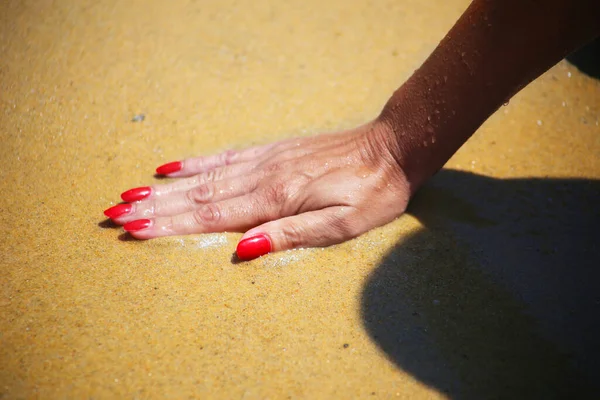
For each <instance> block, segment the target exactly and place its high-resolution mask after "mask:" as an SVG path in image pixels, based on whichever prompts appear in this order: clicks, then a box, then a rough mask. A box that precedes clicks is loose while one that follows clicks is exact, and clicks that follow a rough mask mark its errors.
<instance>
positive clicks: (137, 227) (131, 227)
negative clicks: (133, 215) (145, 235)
mask: <svg viewBox="0 0 600 400" xmlns="http://www.w3.org/2000/svg"><path fill="white" fill-rule="evenodd" d="M151 222H152V221H150V220H149V219H136V220H135V221H131V222H128V223H126V224H125V225H123V229H125V230H126V231H127V232H135V231H141V230H142V229H146V228H147V227H149V226H150V224H151Z"/></svg>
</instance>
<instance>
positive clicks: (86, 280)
mask: <svg viewBox="0 0 600 400" xmlns="http://www.w3.org/2000/svg"><path fill="white" fill-rule="evenodd" d="M371 3H375V4H371ZM467 3H468V2H467V1H426V2H422V1H412V0H411V1H404V2H399V1H380V2H370V1H367V0H360V1H358V0H357V1H353V2H347V1H342V0H339V1H338V0H335V1H327V2H323V1H313V0H303V1H296V0H294V1H286V2H273V1H266V0H255V1H246V0H243V1H233V0H226V1H203V2H198V1H184V0H173V1H168V2H167V1H158V0H152V1H128V2H116V1H102V2H94V1H88V0H85V1H79V0H77V1H75V0H72V1H66V0H63V1H55V2H50V1H35V2H34V1H28V2H23V1H16V0H9V1H4V2H2V4H1V5H0V46H1V51H0V54H2V56H1V57H0V107H1V110H0V135H1V136H0V137H1V140H2V146H1V147H0V160H1V161H2V168H1V169H0V177H1V179H0V190H1V192H2V197H1V198H0V230H1V233H2V241H1V242H0V251H1V254H2V257H1V259H0V277H1V281H0V284H1V290H0V324H1V331H0V397H2V398H6V399H20V398H40V399H53V398H95V399H96V398H101V399H102V398H107V399H113V398H232V399H234V398H243V399H258V398H273V399H277V398H356V397H369V398H407V399H408V398H410V399H419V398H427V399H431V398H483V397H486V398H552V397H560V396H562V395H566V394H567V393H569V394H570V395H572V394H574V393H575V392H580V394H582V396H583V397H584V395H585V394H586V393H592V391H594V390H598V382H600V379H599V378H600V372H599V371H600V363H599V361H598V360H597V358H598V355H599V354H600V339H599V338H600V333H599V332H600V317H599V316H600V297H599V295H598V294H597V293H598V292H597V287H598V283H599V282H600V279H599V273H598V271H597V270H598V267H599V265H600V250H599V249H598V247H599V246H598V244H599V242H600V241H599V239H600V237H599V234H598V231H597V223H598V222H600V208H599V207H598V204H599V199H600V127H599V125H598V124H599V116H600V82H599V81H594V80H592V79H591V78H588V77H586V76H584V75H583V74H581V73H579V72H578V71H577V69H576V68H574V67H573V66H571V65H569V64H567V63H566V62H561V63H560V64H558V65H557V66H556V67H554V68H553V69H551V70H550V71H549V72H548V73H546V74H545V75H543V76H542V77H541V78H540V79H538V80H537V81H536V82H534V83H533V84H532V85H530V86H529V87H528V88H526V89H525V90H524V91H523V92H522V93H520V94H519V95H518V96H517V97H515V98H514V99H513V100H512V101H511V102H510V104H509V105H508V106H505V107H502V108H501V109H500V110H499V111H498V112H497V113H496V114H495V115H494V116H493V117H492V118H491V119H490V120H489V121H488V122H487V123H486V124H485V125H484V126H483V127H482V128H481V129H480V130H479V131H478V133H477V134H476V135H475V136H474V137H473V138H472V140H470V141H469V143H468V144H467V145H465V146H464V147H463V148H462V149H461V150H460V151H459V152H458V153H457V154H456V155H455V157H453V158H452V159H451V160H450V161H449V162H448V164H447V166H446V169H445V170H444V171H443V172H442V173H440V174H439V175H438V176H437V177H436V178H435V179H434V180H433V181H431V182H430V184H429V185H428V186H427V187H425V188H424V189H423V190H422V192H421V193H420V194H419V195H418V196H417V198H415V200H414V202H413V203H412V204H411V208H410V210H409V211H410V212H409V213H408V214H407V215H405V216H403V217H401V218H399V219H398V220H396V221H394V222H392V223H390V224H388V225H387V226H384V227H381V228H378V229H375V230H373V231H371V232H368V233H367V234H365V235H363V236H361V237H360V238H357V239H355V240H352V241H349V242H347V243H344V244H341V245H338V246H333V247H330V248H326V249H309V250H297V251H290V252H284V253H278V254H272V255H268V256H265V257H262V258H260V259H257V260H255V261H252V262H248V263H240V264H235V263H232V260H231V256H232V253H233V251H234V249H235V245H236V243H237V240H238V239H239V237H240V236H241V234H240V233H223V234H213V235H196V236H189V237H172V238H162V239H158V240H152V241H144V242H142V241H135V240H129V238H128V237H127V236H126V235H124V234H123V232H122V231H121V230H120V228H117V227H114V226H112V225H110V224H108V223H106V222H105V221H104V218H103V215H102V211H103V210H104V209H105V208H107V207H109V206H110V205H114V204H116V203H117V202H118V201H119V198H118V195H119V193H120V192H121V191H124V190H126V189H129V188H131V187H135V186H140V185H145V184H150V183H152V182H154V178H153V175H152V174H153V171H154V168H155V167H156V166H158V165H160V164H162V163H164V162H168V161H172V160H177V159H181V158H183V157H189V156H194V155H206V154H211V153H215V152H218V151H222V150H225V149H229V148H243V147H246V146H249V145H253V144H258V143H268V142H271V141H275V140H278V139H282V138H288V137H293V136H301V135H312V134H315V133H318V132H327V131H336V130H340V129H346V128H350V127H353V126H356V125H358V124H361V123H363V122H366V121H368V120H370V119H372V118H373V117H375V116H376V115H377V114H378V112H379V110H380V109H381V107H382V106H383V104H384V103H385V101H386V100H387V98H388V97H389V96H390V95H391V93H392V92H393V90H394V89H395V88H396V87H397V86H398V85H400V84H401V83H402V82H403V81H404V80H405V79H406V78H407V77H408V76H409V75H410V73H411V72H412V71H413V70H414V69H415V68H417V67H418V66H419V65H420V63H421V62H422V61H423V60H424V58H425V57H426V56H427V55H428V54H429V52H430V51H431V50H432V49H433V48H434V46H435V45H436V44H437V42H438V41H439V40H440V38H441V37H442V36H443V34H444V33H445V32H446V31H447V30H448V29H449V27H450V26H451V25H452V23H453V22H454V21H455V20H456V18H457V17H458V16H459V15H460V13H461V12H462V11H463V10H464V9H465V8H466V6H467ZM138 114H144V115H145V119H144V120H143V121H138V122H132V118H133V117H134V116H135V115H138Z"/></svg>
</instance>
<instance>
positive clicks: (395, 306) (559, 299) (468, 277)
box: [362, 170, 600, 399]
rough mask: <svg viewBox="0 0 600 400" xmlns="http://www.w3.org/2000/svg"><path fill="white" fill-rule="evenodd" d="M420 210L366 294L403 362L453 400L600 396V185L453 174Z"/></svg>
mask: <svg viewBox="0 0 600 400" xmlns="http://www.w3.org/2000/svg"><path fill="white" fill-rule="evenodd" d="M409 213H411V214H412V215H414V216H416V217H417V218H419V219H420V220H421V221H422V222H423V223H424V225H425V229H424V230H423V231H421V232H419V233H417V234H415V235H413V236H412V237H409V238H408V239H406V240H405V241H403V242H402V243H401V244H399V245H398V246H397V247H396V248H395V249H393V251H391V252H390V254H388V255H387V257H386V258H385V259H384V260H383V261H382V263H381V265H380V266H379V267H378V268H377V269H376V270H375V271H374V272H373V273H372V275H371V276H370V277H369V279H368V281H367V284H366V286H365V288H364V291H363V297H362V315H363V321H364V324H365V327H366V330H367V331H368V333H369V334H370V336H371V337H372V339H373V340H374V341H375V342H376V343H377V344H378V346H379V347H380V348H381V349H382V351H383V352H385V354H386V355H387V356H388V358H389V359H390V360H391V361H392V362H394V363H395V364H396V365H397V366H398V367H400V368H402V369H403V370H405V371H407V372H409V373H411V374H413V375H414V376H415V377H416V378H418V379H419V380H421V381H422V382H424V383H426V384H428V385H430V386H432V387H434V388H436V389H437V390H439V391H441V392H445V393H447V394H448V395H449V396H450V397H451V398H458V399H463V398H465V399H488V398H498V399H504V398H510V399H513V398H523V399H551V398H594V393H595V394H596V395H597V394H598V393H600V362H599V357H600V234H599V231H598V227H599V225H600V181H591V180H579V179H535V178H532V179H508V180H499V179H492V178H488V177H484V176H481V175H475V174H470V173H465V172H458V171H453V170H444V171H441V172H440V173H439V174H438V175H436V177H435V178H434V179H432V180H431V181H430V183H429V184H428V185H427V186H426V187H424V188H423V189H422V190H421V191H420V193H419V194H418V195H417V196H416V197H415V199H414V201H413V202H412V204H411V207H410V208H409ZM596 398H600V397H596Z"/></svg>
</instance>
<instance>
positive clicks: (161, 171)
mask: <svg viewBox="0 0 600 400" xmlns="http://www.w3.org/2000/svg"><path fill="white" fill-rule="evenodd" d="M182 168H183V163H182V162H181V161H173V162H170V163H166V164H163V165H161V166H160V167H158V168H156V173H157V174H158V175H169V174H173V173H175V172H179V171H181V169H182Z"/></svg>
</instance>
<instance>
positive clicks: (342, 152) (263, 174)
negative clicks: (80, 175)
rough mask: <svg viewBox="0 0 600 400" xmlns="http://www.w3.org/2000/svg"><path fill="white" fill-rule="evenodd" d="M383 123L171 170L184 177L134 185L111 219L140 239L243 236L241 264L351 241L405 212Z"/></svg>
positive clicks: (168, 168) (402, 180)
mask: <svg viewBox="0 0 600 400" xmlns="http://www.w3.org/2000/svg"><path fill="white" fill-rule="evenodd" d="M392 140H395V138H393V135H391V134H388V132H387V130H386V128H385V127H384V126H383V124H378V123H377V122H373V123H369V124H366V125H363V126H361V127H359V128H356V129H354V130H350V131H345V132H340V133H335V134H324V135H320V136H316V137H307V138H300V139H292V140H285V141H282V142H279V143H274V144H269V145H266V146H258V147H252V148H249V149H246V150H241V151H232V150H230V151H227V152H224V153H222V154H219V155H215V156H208V157H198V158H190V159H186V160H183V161H181V162H179V161H178V162H174V163H169V164H165V165H164V166H161V167H159V168H158V169H157V172H158V173H162V174H165V175H167V176H169V177H173V178H181V179H178V180H176V181H174V182H172V183H169V184H164V185H153V186H149V187H142V188H136V189H131V190H129V191H127V192H125V193H123V194H122V195H121V196H122V198H123V200H125V201H127V202H129V203H128V204H119V205H117V206H114V207H111V208H109V209H108V210H106V211H105V214H106V215H107V216H109V217H110V218H112V219H113V221H114V222H115V223H117V224H124V229H125V230H126V231H128V232H130V234H131V235H132V236H133V237H135V238H138V239H151V238H156V237H159V236H168V235H187V234H193V233H209V232H223V231H242V232H243V231H246V230H247V229H250V230H248V231H247V232H246V233H245V234H244V236H243V237H242V240H241V241H240V243H239V244H238V247H237V254H238V257H239V258H241V259H251V258H255V257H258V256H260V255H262V254H265V253H268V252H273V251H281V250H286V249H293V248H299V247H318V246H329V245H332V244H336V243H340V242H343V241H346V240H349V239H352V238H354V237H356V236H358V235H360V234H362V233H364V232H366V231H368V230H370V229H372V228H375V227H377V226H380V225H383V224H385V223H387V222H390V221H392V220H393V219H394V218H396V217H398V216H400V215H401V214H402V213H403V212H404V211H405V209H406V206H407V204H408V200H409V197H410V190H409V185H408V182H407V180H406V176H405V174H404V173H403V171H402V169H401V168H400V167H399V165H398V164H397V162H396V159H395V158H394V157H393V156H392V152H391V148H392V146H391V145H392V144H391V143H390V141H392Z"/></svg>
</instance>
